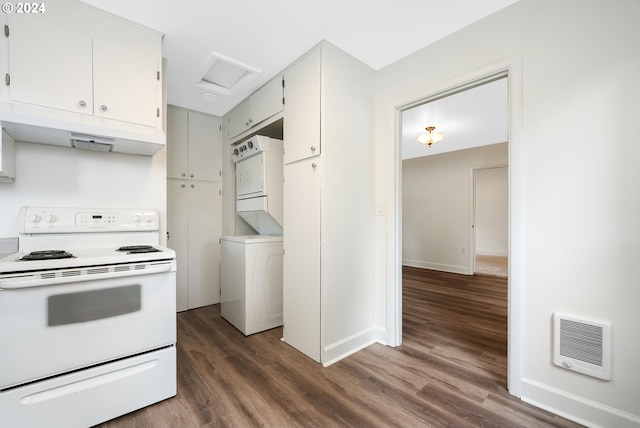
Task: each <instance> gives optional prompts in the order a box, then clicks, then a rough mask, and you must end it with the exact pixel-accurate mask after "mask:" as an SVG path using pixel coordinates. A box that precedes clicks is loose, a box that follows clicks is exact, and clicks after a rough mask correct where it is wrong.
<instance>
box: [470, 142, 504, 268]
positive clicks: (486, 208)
mask: <svg viewBox="0 0 640 428" xmlns="http://www.w3.org/2000/svg"><path fill="white" fill-rule="evenodd" d="M506 150H507V147H506V144H505V158H506V154H507V153H506ZM474 187H475V191H474V193H475V196H474V200H475V222H474V230H475V247H476V254H478V255H485V256H504V257H506V256H507V255H508V252H509V175H508V169H507V167H506V166H502V167H497V168H486V169H476V170H475V171H474Z"/></svg>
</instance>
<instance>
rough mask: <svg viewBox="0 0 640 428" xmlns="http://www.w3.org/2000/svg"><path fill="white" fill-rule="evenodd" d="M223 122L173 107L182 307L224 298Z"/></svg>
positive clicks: (170, 151) (175, 232) (170, 222)
mask: <svg viewBox="0 0 640 428" xmlns="http://www.w3.org/2000/svg"><path fill="white" fill-rule="evenodd" d="M221 124H222V119H221V118H219V117H216V116H211V115H207V114H203V113H198V112H194V111H189V110H186V109H183V108H179V107H174V106H168V108H167V234H168V239H167V245H168V246H169V247H170V248H173V249H174V250H175V251H176V257H177V263H178V271H177V277H176V293H177V294H176V297H177V301H176V305H177V310H178V311H179V312H180V311H185V310H188V309H193V308H198V307H201V306H206V305H212V304H215V303H219V302H220V242H219V240H220V236H221V228H222V222H221V213H222V196H221V194H220V191H221V176H220V170H221V164H220V151H221V136H222V131H221Z"/></svg>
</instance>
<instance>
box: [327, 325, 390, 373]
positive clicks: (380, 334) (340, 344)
mask: <svg viewBox="0 0 640 428" xmlns="http://www.w3.org/2000/svg"><path fill="white" fill-rule="evenodd" d="M384 340H386V334H385V332H384V330H382V329H379V328H376V327H372V328H369V329H367V330H364V331H361V332H360V333H356V334H354V335H351V336H349V337H346V338H344V339H342V340H339V341H337V342H335V343H332V344H330V345H328V346H325V347H324V349H323V353H324V355H323V363H322V365H323V366H325V367H329V366H330V365H331V364H334V363H337V362H338V361H340V360H342V359H343V358H346V357H348V356H349V355H351V354H355V353H356V352H358V351H360V350H361V349H364V348H366V347H367V346H369V345H371V344H374V343H384Z"/></svg>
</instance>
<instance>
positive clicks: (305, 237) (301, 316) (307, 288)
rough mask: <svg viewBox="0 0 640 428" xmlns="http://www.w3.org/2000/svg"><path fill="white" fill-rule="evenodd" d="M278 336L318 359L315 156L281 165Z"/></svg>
mask: <svg viewBox="0 0 640 428" xmlns="http://www.w3.org/2000/svg"><path fill="white" fill-rule="evenodd" d="M284 176H285V180H284V194H285V195H286V197H285V198H284V201H283V203H284V213H285V216H284V221H283V223H284V224H285V233H284V237H283V248H284V257H283V290H282V295H283V324H284V329H283V339H284V341H285V342H286V343H288V344H290V345H291V346H293V347H294V348H296V349H298V350H299V351H300V352H302V353H304V354H305V355H307V356H308V357H310V358H313V359H314V360H315V361H318V362H320V343H321V341H320V308H321V306H320V263H321V260H320V220H321V218H320V183H321V182H320V160H319V159H318V158H311V159H305V160H303V161H300V162H296V163H292V164H289V165H285V167H284Z"/></svg>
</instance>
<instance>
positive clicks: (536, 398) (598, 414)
mask: <svg viewBox="0 0 640 428" xmlns="http://www.w3.org/2000/svg"><path fill="white" fill-rule="evenodd" d="M521 399H522V401H525V402H527V403H529V404H532V405H534V406H536V407H540V408H541V409H544V410H547V411H549V412H551V413H554V414H556V415H559V416H562V417H563V418H566V419H569V420H572V421H574V422H577V423H579V424H581V425H584V426H587V427H592V428H599V427H602V428H608V427H616V428H640V416H638V415H632V414H630V413H627V412H623V411H621V410H618V409H615V408H613V407H610V406H606V405H604V404H601V403H597V402H595V401H591V400H588V399H586V398H583V397H580V396H577V395H574V394H570V393H568V392H566V391H563V390H561V389H557V388H554V387H552V386H549V385H546V384H543V383H540V382H536V381H534V380H531V379H526V378H525V379H522V396H521Z"/></svg>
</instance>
